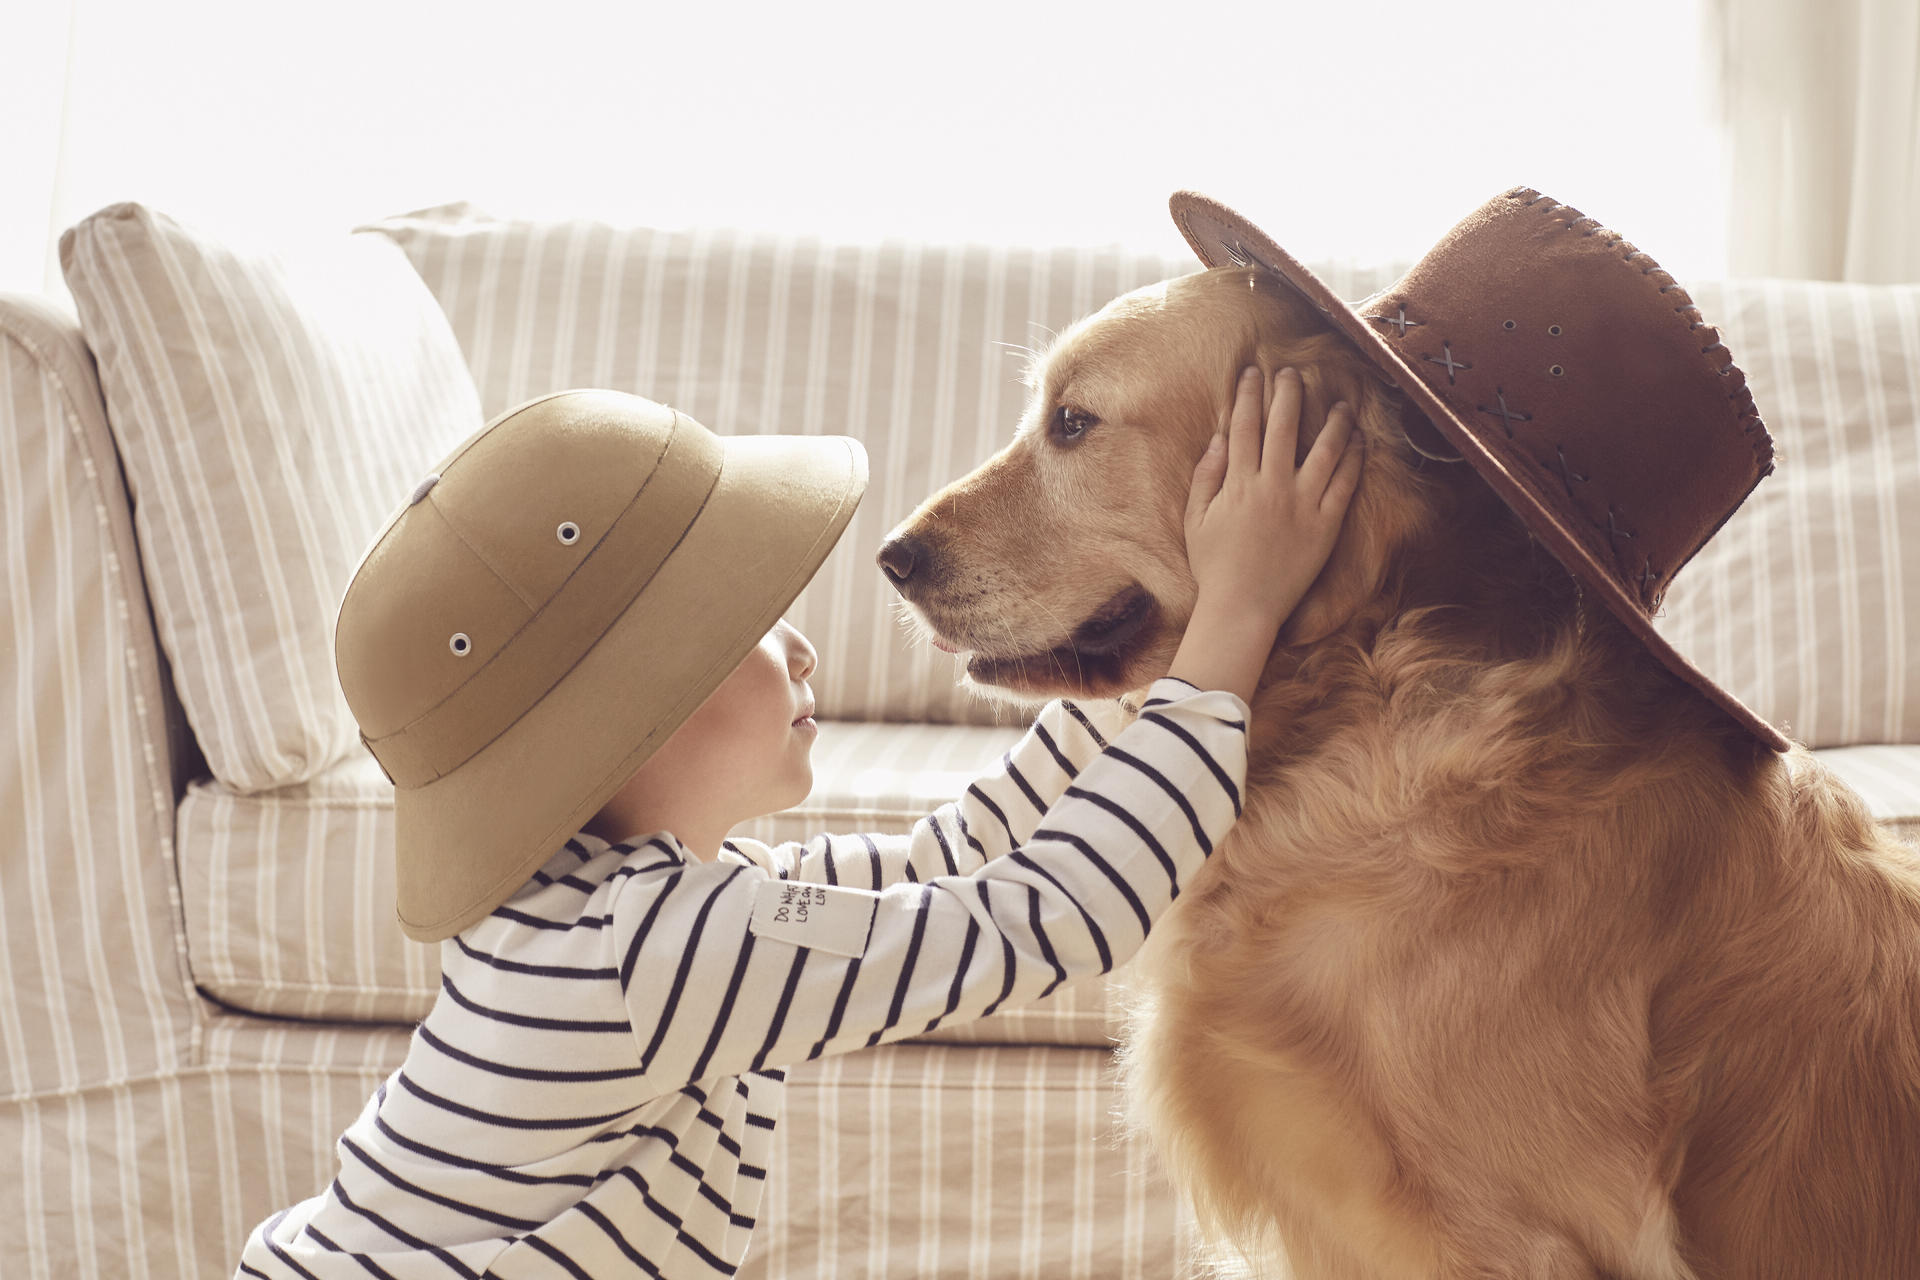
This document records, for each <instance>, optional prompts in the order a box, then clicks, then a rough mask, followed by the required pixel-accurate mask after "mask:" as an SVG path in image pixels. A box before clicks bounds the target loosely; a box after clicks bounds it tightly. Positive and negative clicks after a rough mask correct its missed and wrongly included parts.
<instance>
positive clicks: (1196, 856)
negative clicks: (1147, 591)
mask: <svg viewBox="0 0 1920 1280" xmlns="http://www.w3.org/2000/svg"><path fill="white" fill-rule="evenodd" d="M1066 714H1069V715H1070V714H1071V713H1070V712H1067V713H1066ZM1246 726H1247V708H1246V704H1245V703H1243V702H1242V701H1241V700H1240V699H1239V698H1238V697H1236V696H1235V695H1233V694H1231V693H1226V692H1222V691H1217V690H1216V691H1202V690H1199V689H1196V688H1194V687H1193V686H1192V685H1189V684H1187V683H1186V682H1184V681H1179V680H1174V679H1172V678H1165V679H1162V680H1158V681H1156V682H1155V683H1154V685H1153V687H1152V689H1151V690H1150V691H1149V696H1148V698H1147V700H1146V702H1145V703H1144V704H1143V705H1142V709H1141V713H1140V715H1139V717H1138V718H1137V719H1136V720H1135V721H1134V722H1133V723H1132V724H1131V725H1129V726H1128V727H1127V728H1126V729H1125V730H1124V731H1123V732H1121V733H1120V734H1119V735H1118V736H1117V737H1116V738H1114V740H1113V741H1112V742H1111V743H1110V744H1109V745H1108V746H1106V748H1105V749H1104V750H1096V752H1095V754H1094V755H1093V757H1092V758H1091V759H1090V760H1089V761H1088V762H1087V764H1086V765H1085V766H1084V768H1080V769H1077V770H1074V771H1073V772H1072V776H1071V777H1069V778H1066V779H1065V780H1064V781H1063V782H1062V783H1061V785H1060V794H1059V796H1058V798H1057V800H1055V801H1054V802H1053V803H1051V804H1050V805H1045V806H1044V808H1042V809H1041V811H1040V812H1039V813H1038V814H1037V815H1035V816H1032V817H1024V816H1023V817H1021V818H1018V819H1016V818H1015V817H1013V815H1011V814H1008V816H1007V821H1006V823H1005V825H1004V826H1002V825H1001V824H999V823H997V822H995V823H993V824H991V825H990V826H989V827H987V828H986V829H980V828H979V827H978V826H977V825H975V824H974V820H972V819H969V824H970V825H969V831H971V832H972V833H973V834H974V835H975V836H976V838H977V839H978V840H979V845H980V847H979V848H978V849H977V850H976V849H975V848H974V847H973V845H972V844H971V843H969V842H967V841H965V840H964V839H963V840H962V841H961V843H962V844H963V845H964V846H965V847H966V848H967V850H968V851H969V852H968V854H967V855H966V861H967V863H968V864H970V865H971V867H972V870H971V872H970V873H968V874H955V873H951V872H947V871H945V870H944V869H942V870H941V872H940V874H936V875H933V876H930V877H929V878H927V879H925V880H922V881H917V882H916V881H912V880H904V879H903V880H901V881H898V882H896V883H893V884H890V885H887V886H886V887H884V888H881V889H878V890H875V889H872V888H867V887H856V886H852V885H848V884H844V883H841V884H835V883H831V882H827V881H818V882H815V881H807V882H798V883H797V882H795V881H794V880H792V879H787V880H783V879H781V878H780V877H778V876H775V875H772V874H769V872H768V871H767V870H766V869H764V868H762V867H759V866H755V865H742V864H739V863H731V862H728V863H692V864H687V865H684V866H681V867H679V868H676V869H675V870H673V871H671V872H668V873H665V874H662V875H659V876H654V877H647V878H645V879H642V878H641V877H630V878H628V880H627V881H626V882H625V884H624V885H623V886H622V887H621V889H620V890H619V892H618V893H617V894H616V895H615V898H614V903H613V910H612V927H611V928H609V929H607V930H605V931H604V936H605V938H606V940H607V942H608V945H609V946H610V947H611V948H612V949H613V955H612V957H611V963H612V964H613V965H614V966H616V967H617V970H618V973H619V977H620V983H621V989H622V991H623V992H624V994H625V1001H626V1006H627V1011H628V1015H629V1017H630V1019H631V1021H632V1025H633V1029H634V1035H635V1038H636V1041H637V1043H638V1045H639V1048H640V1052H641V1071H642V1072H643V1074H645V1075H648V1076H650V1077H653V1078H654V1079H655V1081H656V1082H657V1083H658V1084H659V1085H660V1086H661V1087H662V1088H675V1087H679V1085H681V1084H684V1083H686V1082H689V1081H694V1080H700V1079H705V1078H707V1077H709V1076H715V1075H737V1074H740V1073H743V1072H747V1071H764V1070H775V1069H778V1068H782V1067H785V1066H788V1065H791V1064H792V1063H796V1062H801V1061H805V1060H808V1059H811V1058H816V1057H819V1056H821V1055H822V1054H826V1053H838V1052H845V1051H848V1050H851V1049H857V1048H862V1047H866V1046H870V1045H875V1044H880V1043H883V1042H886V1041H890V1040H897V1039H900V1038H902V1037H905V1036H909V1035H918V1034H920V1033H922V1032H925V1031H928V1030H931V1029H933V1028H934V1027H937V1026H940V1025H941V1024H943V1023H946V1022H949V1021H967V1020H970V1019H973V1018H978V1017H983V1016H985V1015H986V1014H989V1013H991V1012H993V1011H994V1010H995V1009H998V1008H1000V1007H1002V1006H1004V1005H1008V1004H1020V1003H1026V1002H1029V1001H1032V1000H1035V999H1038V998H1040V997H1042V996H1044V995H1046V994H1047V993H1048V992H1050V991H1052V990H1053V989H1054V988H1055V987H1057V986H1059V985H1060V984H1061V983H1062V982H1065V981H1066V980H1068V979H1069V978H1072V977H1077V976H1079V975H1081V974H1087V973H1104V972H1106V971H1108V970H1110V969H1112V968H1113V967H1114V966H1115V965H1116V964H1119V963H1120V962H1121V961H1123V960H1125V959H1126V958H1127V957H1129V956H1131V955H1132V954H1133V953H1134V952H1135V951H1136V950H1138V949H1139V947H1140V944H1141V943H1142V942H1143V941H1145V939H1146V935H1147V931H1148V929H1149V928H1150V927H1151V926H1152V923H1153V921H1154V920H1155V919H1156V918H1157V917H1158V916H1159V915H1160V914H1161V913H1162V912H1163V911H1165V910H1166V908H1167V906H1168V905H1169V904H1170V903H1171V902H1172V901H1173V900H1174V898H1175V897H1176V896H1177V895H1178V894H1179V892H1180V888H1181V886H1182V885H1183V884H1184V883H1185V882H1186V881H1187V880H1188V879H1189V878H1190V877H1191V876H1192V875H1193V873H1194V872H1195V871H1196V870H1197V869H1198V868H1199V867H1200V866H1201V865H1202V863H1203V862H1204V861H1205V859H1206V858H1207V856H1208V855H1209V854H1210V853H1211V852H1212V851H1213V849H1214V847H1215V845H1216V844H1217V843H1218V842H1219V840H1220V838H1221V837H1222V836H1223V835H1225V833H1226V832H1227V830H1228V829H1229V828H1230V827H1231V826H1232V825H1233V823H1234V821H1235V819H1236V818H1237V817H1238V816H1239V813H1240V804H1241V787H1242V785H1243V784H1244V782H1245V778H1246ZM1055 744H1056V746H1057V745H1058V738H1057V737H1056V739H1055ZM1063 755H1065V756H1066V759H1067V761H1069V762H1071V761H1072V759H1073V757H1072V756H1071V755H1070V754H1067V753H1065V752H1063ZM1060 768H1061V771H1062V773H1065V772H1066V766H1064V765H1062V766H1060ZM1029 781H1030V782H1031V780H1029ZM1012 785H1014V786H1015V789H1016V790H1018V784H1012ZM1039 794H1040V793H1039V792H1038V791H1037V789H1036V795H1039ZM968 795H969V797H972V792H971V790H970V791H969V793H968ZM973 799H974V801H975V803H978V802H979V798H978V797H973ZM957 803H958V804H959V805H960V806H961V807H962V808H964V806H965V805H966V803H967V798H966V797H963V798H962V800H961V801H959V802H957ZM1027 803H1028V804H1030V805H1034V806H1036V807H1038V805H1039V802H1038V801H1027ZM949 808H951V806H949ZM946 812H947V811H946V810H942V813H946ZM939 819H940V815H939V814H936V815H934V823H935V825H934V827H933V829H931V830H928V831H926V833H925V835H924V837H923V836H922V833H921V832H920V831H918V830H916V832H915V833H914V837H913V838H914V839H915V840H916V841H919V840H922V839H924V840H926V841H929V842H932V845H933V847H935V848H936V849H937V848H938V846H939V843H940V841H941V840H942V839H943V838H944V839H947V840H948V841H949V848H950V849H951V848H952V846H951V836H952V833H953V832H955V831H957V830H958V829H959V828H958V821H959V817H958V815H957V814H948V818H947V825H941V824H940V823H939ZM923 825H924V824H923ZM1003 843H1005V844H1006V845H1007V848H1006V849H1005V851H1004V856H997V857H995V856H990V855H991V854H992V853H993V852H995V851H997V850H999V848H1000V846H1001V845H1002V844H1003ZM929 856H931V855H929ZM940 865H941V867H942V868H944V855H942V856H941V861H940ZM961 865H962V864H961V855H960V854H959V853H958V852H957V851H955V866H956V868H958V867H960V866H961Z"/></svg>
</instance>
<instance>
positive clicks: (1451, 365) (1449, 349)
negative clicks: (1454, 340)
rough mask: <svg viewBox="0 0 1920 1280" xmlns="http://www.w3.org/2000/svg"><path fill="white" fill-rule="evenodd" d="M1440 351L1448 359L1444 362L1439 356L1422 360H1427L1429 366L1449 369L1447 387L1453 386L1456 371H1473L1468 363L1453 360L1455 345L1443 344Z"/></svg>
mask: <svg viewBox="0 0 1920 1280" xmlns="http://www.w3.org/2000/svg"><path fill="white" fill-rule="evenodd" d="M1440 350H1441V351H1442V352H1443V353H1445V355H1446V359H1444V360H1443V359H1441V358H1440V357H1439V356H1422V357H1420V358H1421V359H1422V360H1425V361H1426V362H1427V363H1428V364H1440V365H1445V366H1446V367H1447V385H1448V386H1452V385H1453V371H1454V370H1455V369H1471V368H1473V366H1472V365H1470V364H1468V363H1466V362H1465V361H1464V360H1455V359H1454V358H1453V344H1451V343H1447V342H1443V343H1441V344H1440Z"/></svg>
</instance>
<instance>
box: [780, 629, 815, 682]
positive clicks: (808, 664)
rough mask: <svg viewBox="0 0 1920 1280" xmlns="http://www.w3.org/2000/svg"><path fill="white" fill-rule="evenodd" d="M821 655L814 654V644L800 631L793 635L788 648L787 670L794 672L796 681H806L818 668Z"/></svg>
mask: <svg viewBox="0 0 1920 1280" xmlns="http://www.w3.org/2000/svg"><path fill="white" fill-rule="evenodd" d="M819 662H820V655H819V654H817V653H815V652H814V649H813V644H812V643H811V642H810V641H809V640H808V639H807V638H806V637H805V636H803V635H801V634H800V633H799V632H798V631H795V632H794V633H793V639H792V642H791V643H790V644H789V645H788V648H787V669H788V670H789V671H791V672H793V678H794V679H796V680H805V679H806V678H807V677H808V676H810V675H812V674H813V669H814V667H816V666H818V665H819Z"/></svg>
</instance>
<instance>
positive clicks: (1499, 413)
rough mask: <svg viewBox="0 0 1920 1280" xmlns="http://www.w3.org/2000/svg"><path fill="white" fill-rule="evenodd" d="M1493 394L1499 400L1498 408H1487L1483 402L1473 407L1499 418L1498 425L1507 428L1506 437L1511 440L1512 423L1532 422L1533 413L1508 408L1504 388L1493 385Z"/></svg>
mask: <svg viewBox="0 0 1920 1280" xmlns="http://www.w3.org/2000/svg"><path fill="white" fill-rule="evenodd" d="M1493 394H1494V398H1495V399H1496V400H1498V401H1499V402H1500V407H1499V408H1498V409H1489V408H1487V406H1485V405H1483V404H1482V405H1475V406H1474V407H1475V408H1477V409H1479V410H1480V412H1482V413H1487V414H1492V415H1493V416H1494V417H1497V418H1499V419H1500V425H1501V426H1503V427H1505V428H1506V429H1507V439H1509V440H1511V439H1513V438H1514V436H1513V424H1514V423H1516V422H1532V421H1533V415H1532V414H1530V413H1522V412H1520V411H1519V410H1518V409H1514V408H1510V407H1509V406H1508V404H1507V392H1506V388H1504V387H1495V388H1494V389H1493Z"/></svg>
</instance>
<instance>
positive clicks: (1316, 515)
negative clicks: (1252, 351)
mask: <svg viewBox="0 0 1920 1280" xmlns="http://www.w3.org/2000/svg"><path fill="white" fill-rule="evenodd" d="M1262 382H1263V380H1262V378H1261V374H1260V371H1259V370H1258V369H1255V368H1249V369H1246V370H1243V371H1242V373H1241V375H1240V381H1239V384H1238V385H1237V387H1236V388H1235V393H1234V401H1233V408H1232V410H1231V411H1230V413H1229V415H1228V422H1227V427H1226V430H1225V431H1224V432H1222V433H1221V434H1219V435H1216V436H1215V437H1214V439H1213V442H1212V444H1210V445H1209V446H1208V448H1207V452H1206V453H1205V454H1204V455H1202V456H1201V459H1200V462H1199V464H1198V465H1197V466H1195V467H1194V469H1193V487H1192V489H1191V491H1190V492H1189V494H1188V497H1187V515H1186V530H1187V559H1188V562H1189V563H1190V564H1191V566H1192V569H1193V577H1194V581H1195V582H1196V583H1197V584H1198V585H1199V595H1198V598H1197V600H1196V601H1195V604H1194V609H1193V617H1192V619H1191V620H1190V621H1189V622H1188V624H1187V633H1186V637H1185V638H1184V639H1183V640H1182V641H1181V645H1180V652H1179V653H1178V654H1177V655H1176V656H1175V658H1174V661H1173V666H1172V668H1171V669H1170V674H1172V675H1175V676H1179V677H1180V678H1182V679H1185V680H1190V681H1192V682H1193V683H1194V684H1197V685H1200V686H1201V687H1202V688H1215V689H1228V690H1230V691H1232V692H1235V693H1238V694H1240V696H1241V698H1242V699H1243V700H1248V701H1250V700H1251V698H1252V695H1253V686H1254V683H1255V682H1256V681H1257V680H1258V678H1259V675H1260V671H1261V669H1262V668H1263V667H1264V666H1265V665H1266V659H1267V655H1268V653H1269V652H1271V650H1272V648H1273V641H1274V637H1275V635H1276V634H1277V633H1278V632H1279V630H1280V624H1281V623H1283V622H1285V621H1286V619H1287V615H1288V614H1290V613H1292V612H1293V610H1294V607H1295V606H1296V605H1298V604H1299V603H1300V598H1301V597H1302V596H1304V595H1305V594H1306V593H1307V588H1309V587H1311V586H1312V585H1313V581H1314V579H1315V578H1317V577H1319V576H1320V570H1321V569H1322V568H1323V567H1324V566H1325V565H1326V562H1327V557H1328V556H1329V555H1331V554H1332V552H1333V544H1334V541H1335V539H1336V538H1337V537H1338V536H1339V533H1340V523H1341V520H1342V519H1343V518H1344V517H1345V515H1346V511H1347V503H1348V501H1349V500H1350V499H1351V498H1352V497H1353V491H1354V488H1355V486H1356V485H1357V484H1358V483H1359V481H1360V464H1361V458H1362V448H1361V446H1360V442H1359V440H1358V438H1357V437H1356V436H1355V435H1354V434H1353V411H1352V409H1351V408H1350V407H1349V406H1347V405H1346V404H1345V403H1344V402H1342V403H1339V404H1336V405H1334V406H1333V408H1332V409H1331V410H1329V411H1328V413H1327V421H1326V426H1325V427H1324V428H1323V429H1322V430H1321V432H1320V435H1319V438H1318V439H1316V440H1315V441H1314V442H1313V448H1312V449H1311V450H1309V451H1308V454H1307V457H1306V460H1305V461H1304V462H1302V463H1301V464H1300V466H1299V468H1298V469H1297V470H1296V469H1295V467H1294V465H1293V458H1294V453H1295V451H1296V449H1297V447H1298V440H1299V426H1300V403H1301V399H1302V387H1301V383H1300V377H1299V375H1298V374H1297V373H1295V372H1294V371H1293V370H1291V369H1282V370H1281V371H1280V372H1279V373H1277V374H1275V375H1274V377H1273V379H1272V385H1271V387H1268V388H1264V391H1265V394H1264V395H1263V385H1262ZM1263 401H1264V403H1265V407H1266V412H1265V414H1264V417H1265V419H1266V429H1265V433H1264V434H1265V440H1264V445H1263V441H1262V431H1261V418H1262V416H1263V415H1262V413H1261V408H1262V403H1263ZM1203 677H1204V678H1203Z"/></svg>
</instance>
